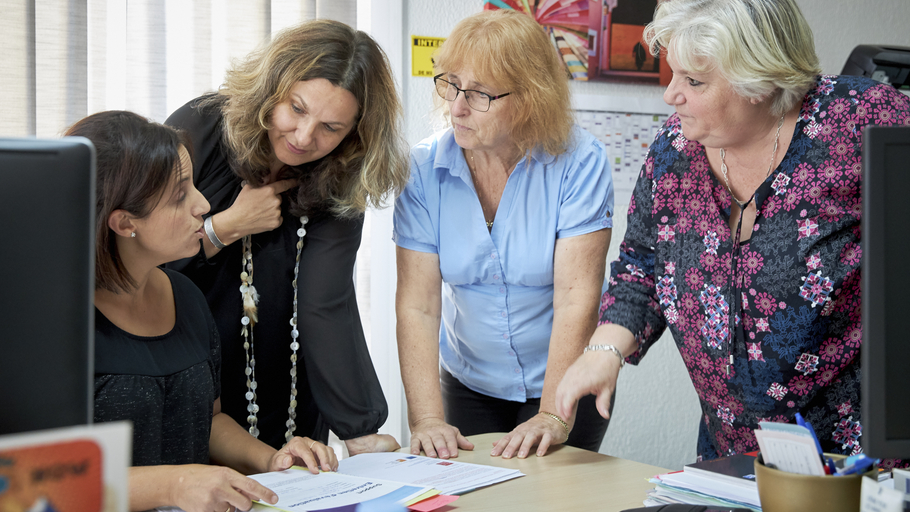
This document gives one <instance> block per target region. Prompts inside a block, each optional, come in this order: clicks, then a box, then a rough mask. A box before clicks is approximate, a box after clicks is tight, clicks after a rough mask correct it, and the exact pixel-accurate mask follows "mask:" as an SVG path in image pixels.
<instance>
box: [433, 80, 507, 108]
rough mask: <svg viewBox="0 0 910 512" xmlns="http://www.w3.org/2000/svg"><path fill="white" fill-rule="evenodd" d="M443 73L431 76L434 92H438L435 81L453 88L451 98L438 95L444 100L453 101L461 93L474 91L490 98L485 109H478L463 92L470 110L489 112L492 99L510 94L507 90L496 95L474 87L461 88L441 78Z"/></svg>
mask: <svg viewBox="0 0 910 512" xmlns="http://www.w3.org/2000/svg"><path fill="white" fill-rule="evenodd" d="M444 74H445V73H439V74H438V75H436V76H434V77H433V88H435V89H436V94H439V87H438V86H437V83H439V82H440V81H442V82H445V83H447V84H449V85H450V86H452V88H454V89H455V97H454V98H452V99H451V100H447V99H446V97H445V96H442V95H441V94H440V95H439V96H440V97H441V98H442V99H444V100H446V101H449V102H453V101H455V100H457V99H458V95H459V94H461V93H468V92H476V93H477V94H483V95H484V96H486V97H488V98H490V101H489V103H488V104H487V109H486V110H480V109H477V108H474V107H473V106H472V105H471V102H469V101H468V96H467V94H465V96H464V100H465V103H467V104H468V106H469V107H471V109H472V110H476V111H478V112H489V111H490V107H491V106H493V100H498V99H499V98H505V97H506V96H508V95H510V94H512V93H511V92H507V93H505V94H500V95H498V96H490V95H489V94H487V93H485V92H483V91H478V90H476V89H461V88H460V87H458V86H457V85H455V84H453V83H452V82H450V81H448V80H446V79H445V78H442V75H444Z"/></svg>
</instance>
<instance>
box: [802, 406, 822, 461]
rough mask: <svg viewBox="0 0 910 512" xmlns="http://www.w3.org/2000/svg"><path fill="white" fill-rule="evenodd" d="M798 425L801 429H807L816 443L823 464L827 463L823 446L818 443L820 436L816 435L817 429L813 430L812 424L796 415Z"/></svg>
mask: <svg viewBox="0 0 910 512" xmlns="http://www.w3.org/2000/svg"><path fill="white" fill-rule="evenodd" d="M796 424H797V425H799V426H800V427H805V428H806V430H808V431H809V433H810V434H812V440H813V441H815V448H816V449H817V450H818V455H819V456H821V457H822V463H824V462H825V459H824V455H822V444H821V443H820V442H818V436H816V435H815V429H813V428H812V424H811V423H809V422H808V421H806V420H804V419H803V415H802V414H800V413H796Z"/></svg>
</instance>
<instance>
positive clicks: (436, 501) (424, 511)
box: [408, 494, 458, 512]
mask: <svg viewBox="0 0 910 512" xmlns="http://www.w3.org/2000/svg"><path fill="white" fill-rule="evenodd" d="M457 499H458V496H448V495H446V494H437V495H436V496H433V497H432V498H427V499H425V500H423V501H418V502H417V503H415V504H413V505H411V506H409V507H408V510H413V511H414V512H430V511H431V510H436V509H437V508H441V507H444V506H446V505H448V504H449V503H452V502H453V501H455V500H457Z"/></svg>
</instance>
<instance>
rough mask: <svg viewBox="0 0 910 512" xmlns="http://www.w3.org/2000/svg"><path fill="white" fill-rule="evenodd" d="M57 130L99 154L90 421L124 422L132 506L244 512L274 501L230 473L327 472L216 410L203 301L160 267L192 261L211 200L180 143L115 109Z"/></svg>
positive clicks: (330, 463) (315, 460)
mask: <svg viewBox="0 0 910 512" xmlns="http://www.w3.org/2000/svg"><path fill="white" fill-rule="evenodd" d="M66 135H71V136H82V137H86V138H87V139H89V140H90V141H92V143H93V144H94V145H95V149H96V154H97V182H96V186H97V202H96V233H97V236H96V242H95V308H96V309H95V421H96V422H106V421H119V420H130V421H131V422H132V423H133V465H134V467H133V468H132V469H131V470H130V479H129V488H130V509H131V510H147V509H150V508H154V507H159V506H179V507H180V508H182V509H184V510H186V511H187V512H195V511H212V510H218V511H223V510H225V509H228V510H231V507H234V508H236V509H240V510H248V509H249V508H250V507H251V506H252V501H251V500H252V499H258V500H264V501H266V502H269V503H274V502H276V501H277V500H278V497H277V496H276V495H275V494H274V493H273V492H272V491H270V490H269V489H266V488H265V487H263V486H262V485H260V484H259V483H257V482H256V481H254V480H252V479H250V478H247V477H245V476H243V475H241V474H240V473H238V471H240V472H243V473H247V474H250V473H262V472H266V471H274V470H282V469H287V468H288V467H290V466H291V465H292V464H297V465H305V466H307V467H308V468H310V471H311V472H313V473H317V472H318V469H319V468H322V469H324V470H333V469H335V468H336V467H337V460H336V459H335V454H334V452H333V451H332V450H331V449H330V448H328V447H326V446H325V445H323V444H321V443H318V442H316V441H313V440H311V439H308V438H300V437H297V438H294V439H293V440H292V441H291V442H290V443H288V444H287V445H286V446H285V447H284V448H282V449H281V450H275V449H274V448H271V447H269V446H268V445H266V444H264V443H262V442H261V441H258V440H256V439H255V438H253V436H251V435H250V434H249V433H248V432H246V431H245V430H244V429H243V428H242V427H240V426H239V425H238V424H237V423H236V422H235V421H234V420H233V419H231V418H230V417H229V416H227V415H226V414H224V413H222V412H221V398H220V389H221V387H220V381H221V353H220V352H221V346H220V342H219V338H218V330H217V329H216V328H215V322H214V320H213V319H212V315H211V313H210V312H209V309H208V306H207V304H206V302H205V298H204V297H203V296H202V293H200V291H199V289H198V288H196V287H195V286H194V285H193V283H192V282H190V280H189V279H187V278H186V277H184V276H183V275H181V274H179V273H177V272H173V271H170V270H164V269H161V268H159V266H160V265H162V264H164V263H167V262H169V261H172V260H175V259H178V258H183V257H187V256H191V255H193V254H195V253H196V252H197V251H198V250H199V240H200V239H201V238H202V236H204V231H203V229H202V215H203V214H205V213H206V212H208V210H209V204H208V202H207V201H206V200H205V198H204V197H202V194H200V193H199V191H198V190H196V188H195V187H194V186H193V181H192V179H191V177H192V168H193V167H192V162H191V159H190V153H189V151H188V148H189V146H188V145H187V143H186V139H185V137H184V136H183V135H182V134H180V133H179V132H177V131H176V130H174V129H172V128H169V127H167V126H164V125H160V124H157V123H153V122H150V121H148V120H147V119H145V118H143V117H141V116H139V115H136V114H133V113H131V112H118V111H109V112H100V113H98V114H94V115H91V116H89V117H87V118H85V119H83V120H81V121H79V122H77V123H76V124H75V125H73V126H72V127H71V128H70V129H69V130H67V132H66ZM210 458H211V459H212V460H214V461H215V462H218V463H220V464H224V465H225V466H228V467H229V468H233V469H228V467H219V466H209V465H207V464H208V463H209V459H210ZM235 470H236V471H235Z"/></svg>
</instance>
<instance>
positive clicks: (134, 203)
mask: <svg viewBox="0 0 910 512" xmlns="http://www.w3.org/2000/svg"><path fill="white" fill-rule="evenodd" d="M64 135H67V136H79V137H85V138H87V139H88V140H90V141H91V142H92V144H94V146H95V158H96V168H97V172H96V176H97V177H96V194H95V196H96V197H95V289H104V290H108V291H112V292H114V293H120V291H126V292H128V291H130V290H131V289H133V288H134V287H135V286H136V282H135V281H134V280H133V278H132V276H130V275H129V272H127V270H126V269H125V268H124V266H123V263H122V262H121V261H120V254H119V253H118V251H117V238H116V236H114V235H113V232H112V231H111V229H110V228H109V227H108V225H107V220H108V217H110V215H111V213H112V212H113V211H114V210H125V211H127V212H129V214H130V215H133V216H135V217H137V218H143V217H146V216H147V215H149V214H150V213H151V212H152V210H154V209H155V207H156V206H158V202H159V201H160V200H161V197H162V196H163V195H164V193H165V192H166V191H167V188H168V185H169V184H170V183H171V181H172V180H173V179H174V177H175V176H179V175H180V173H181V172H182V169H181V163H180V152H179V151H180V146H181V145H182V146H184V147H186V149H187V151H189V152H190V155H191V156H192V149H191V147H190V145H189V143H188V139H187V137H186V135H185V134H183V133H182V132H178V131H177V130H175V129H173V128H171V127H169V126H165V125H163V124H159V123H155V122H152V121H149V120H148V119H146V118H144V117H142V116H140V115H138V114H134V113H133V112H125V111H121V110H109V111H106V112H98V113H97V114H92V115H90V116H88V117H86V118H84V119H82V120H80V121H77V122H76V124H74V125H73V126H71V127H70V128H69V129H68V130H67V131H66V133H65V134H64ZM190 172H192V170H190Z"/></svg>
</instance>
